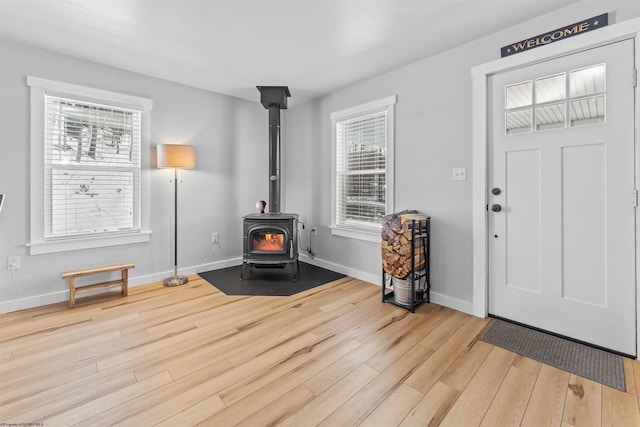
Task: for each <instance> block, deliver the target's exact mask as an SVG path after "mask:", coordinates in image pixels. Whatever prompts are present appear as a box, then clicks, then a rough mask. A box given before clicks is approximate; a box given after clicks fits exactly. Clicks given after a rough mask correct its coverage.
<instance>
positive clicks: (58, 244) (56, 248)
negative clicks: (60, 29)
mask: <svg viewBox="0 0 640 427" xmlns="http://www.w3.org/2000/svg"><path fill="white" fill-rule="evenodd" d="M27 86H29V87H30V91H31V208H30V211H31V233H30V234H31V235H30V241H29V242H28V243H27V247H29V251H30V254H31V255H38V254H47V253H55V252H64V251H72V250H81V249H90V248H99V247H106V246H116V245H124V244H132V243H144V242H148V241H150V240H151V231H150V223H151V222H150V201H151V196H150V194H149V193H150V189H149V188H150V187H149V184H150V180H149V160H148V159H147V158H146V157H145V156H142V157H141V159H140V199H139V203H140V206H139V207H140V231H137V232H131V231H127V232H123V233H110V234H106V235H96V236H82V237H68V238H59V239H55V240H45V237H44V236H45V223H44V221H45V212H44V209H45V205H44V191H45V189H44V182H45V179H44V165H45V163H44V162H45V160H44V156H45V142H44V138H45V95H51V96H58V97H63V98H73V99H76V100H80V101H86V102H91V103H98V104H107V105H113V106H117V107H122V108H128V109H136V110H139V111H141V135H140V144H141V146H140V152H141V153H147V152H149V146H150V134H151V132H150V130H151V121H150V117H151V108H152V106H153V102H152V101H151V100H150V99H147V98H141V97H137V96H133V95H126V94H121V93H116V92H110V91H105V90H101V89H95V88H89V87H85V86H79V85H74V84H70V83H64V82H58V81H54V80H47V79H43V78H39V77H34V76H27Z"/></svg>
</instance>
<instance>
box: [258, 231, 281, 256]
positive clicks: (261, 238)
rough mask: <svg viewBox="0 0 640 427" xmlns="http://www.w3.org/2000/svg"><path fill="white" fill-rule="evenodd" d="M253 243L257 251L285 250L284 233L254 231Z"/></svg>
mask: <svg viewBox="0 0 640 427" xmlns="http://www.w3.org/2000/svg"><path fill="white" fill-rule="evenodd" d="M251 243H252V247H253V250H255V251H265V252H284V234H283V233H262V232H258V233H254V234H253V236H252V239H251Z"/></svg>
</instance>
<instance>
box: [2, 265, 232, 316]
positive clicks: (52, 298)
mask: <svg viewBox="0 0 640 427" xmlns="http://www.w3.org/2000/svg"><path fill="white" fill-rule="evenodd" d="M240 264H242V258H231V259H228V260H224V261H216V262H210V263H207V264H200V265H194V266H191V267H185V268H181V269H179V270H178V273H179V274H184V275H191V274H198V273H201V272H203V271H209V270H218V269H221V268H226V267H232V266H234V265H240ZM131 271H135V269H134V270H131ZM171 276H173V270H167V271H163V272H160V273H153V274H146V275H142V276H135V277H129V287H135V286H142V285H149V284H151V283H155V282H162V281H163V280H164V279H166V278H167V277H171ZM104 292H109V290H99V291H95V292H87V293H86V294H83V296H90V295H95V294H99V293H104ZM65 301H69V290H68V289H66V290H62V291H56V292H50V293H48V294H43V295H35V296H28V297H18V298H16V299H13V300H10V301H2V302H0V313H2V314H4V313H9V312H12V311H18V310H26V309H28V308H34V307H41V306H43V305H49V304H56V303H60V302H65Z"/></svg>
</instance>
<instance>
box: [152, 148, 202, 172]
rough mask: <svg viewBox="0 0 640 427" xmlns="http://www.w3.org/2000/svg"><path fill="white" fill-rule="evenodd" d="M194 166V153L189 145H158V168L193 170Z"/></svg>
mask: <svg viewBox="0 0 640 427" xmlns="http://www.w3.org/2000/svg"><path fill="white" fill-rule="evenodd" d="M195 165H196V157H195V152H194V150H193V146H191V145H181V144H160V145H158V167H159V168H180V169H193V168H194V167H195Z"/></svg>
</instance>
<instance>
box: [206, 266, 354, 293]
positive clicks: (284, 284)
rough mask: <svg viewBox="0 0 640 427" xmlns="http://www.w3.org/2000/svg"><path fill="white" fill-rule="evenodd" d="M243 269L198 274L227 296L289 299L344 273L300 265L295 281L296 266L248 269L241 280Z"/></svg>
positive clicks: (235, 267)
mask: <svg viewBox="0 0 640 427" xmlns="http://www.w3.org/2000/svg"><path fill="white" fill-rule="evenodd" d="M240 271H242V266H241V265H238V266H234V267H227V268H222V269H220V270H211V271H205V272H203V273H198V275H199V276H200V277H202V278H203V279H204V280H206V281H207V282H209V283H210V284H212V285H213V286H215V287H216V288H218V289H219V290H220V291H222V292H224V293H225V294H227V295H266V296H289V295H294V294H297V293H298V292H302V291H306V290H308V289H311V288H315V287H316V286H320V285H324V284H325V283H329V282H333V281H334V280H338V279H341V278H343V277H345V276H344V274H339V273H336V272H333V271H330V270H326V269H324V268H321V267H316V266H315V265H311V264H307V263H305V262H301V263H300V271H299V272H298V278H297V280H296V281H294V280H293V266H292V265H291V264H288V265H287V266H286V267H285V268H254V269H250V268H249V267H248V266H247V267H246V269H245V274H244V277H245V279H244V280H241V279H240Z"/></svg>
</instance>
